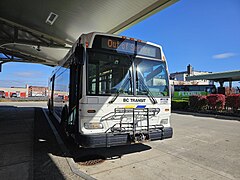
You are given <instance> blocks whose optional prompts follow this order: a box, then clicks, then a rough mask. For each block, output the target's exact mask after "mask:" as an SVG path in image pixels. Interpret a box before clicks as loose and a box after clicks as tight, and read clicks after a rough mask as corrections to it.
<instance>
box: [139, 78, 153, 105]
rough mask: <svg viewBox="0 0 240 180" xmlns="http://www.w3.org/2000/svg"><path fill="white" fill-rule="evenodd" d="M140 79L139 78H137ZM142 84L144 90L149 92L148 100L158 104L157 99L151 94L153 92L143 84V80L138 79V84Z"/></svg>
mask: <svg viewBox="0 0 240 180" xmlns="http://www.w3.org/2000/svg"><path fill="white" fill-rule="evenodd" d="M136 77H138V76H136ZM138 81H139V82H140V83H141V85H142V87H143V88H144V90H145V91H146V92H147V93H146V95H147V96H148V98H149V99H150V101H151V102H152V104H157V100H156V98H155V97H154V96H153V94H152V93H151V91H150V90H149V88H148V87H147V85H146V84H145V83H144V82H143V80H142V79H138V78H137V82H138Z"/></svg>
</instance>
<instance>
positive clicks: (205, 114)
mask: <svg viewBox="0 0 240 180" xmlns="http://www.w3.org/2000/svg"><path fill="white" fill-rule="evenodd" d="M172 113H176V114H184V115H193V116H199V117H211V118H217V119H224V120H232V121H240V117H236V116H224V115H217V114H207V113H199V112H188V111H172Z"/></svg>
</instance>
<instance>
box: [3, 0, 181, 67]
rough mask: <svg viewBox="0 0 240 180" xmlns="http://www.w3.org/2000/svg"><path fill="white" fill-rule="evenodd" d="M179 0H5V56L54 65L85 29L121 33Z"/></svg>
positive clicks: (7, 60) (6, 57)
mask: <svg viewBox="0 0 240 180" xmlns="http://www.w3.org/2000/svg"><path fill="white" fill-rule="evenodd" d="M176 1H178V0H101V1H95V0H71V1H69V0H60V1H59V0H50V1H49V0H43V1H34V0H21V1H17V0H1V1H0V7H1V11H0V53H2V56H1V57H0V61H2V62H1V63H5V62H30V63H40V64H46V65H51V66H55V65H57V64H58V62H59V61H60V60H62V58H63V57H64V56H65V54H66V53H67V52H68V50H69V49H70V48H71V46H72V45H73V43H74V42H75V41H76V40H77V38H78V37H79V36H80V35H81V34H82V33H89V32H93V31H96V32H105V33H115V34H118V33H120V32H121V31H123V30H125V29H127V28H129V27H130V26H132V25H134V24H136V23H137V22H139V21H141V20H143V19H145V18H147V17H149V16H150V15H152V14H154V13H156V12H158V11H160V10H162V9H164V8H166V7H168V6H170V5H171V4H173V3H175V2H176Z"/></svg>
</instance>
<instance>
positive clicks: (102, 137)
mask: <svg viewBox="0 0 240 180" xmlns="http://www.w3.org/2000/svg"><path fill="white" fill-rule="evenodd" d="M172 135H173V129H172V128H171V127H165V128H164V129H162V130H160V129H156V130H155V129H154V130H151V131H150V132H149V134H145V133H137V134H136V135H135V136H136V137H138V136H143V137H145V139H144V140H147V141H155V140H163V139H167V138H171V137H172ZM140 139H141V138H140ZM76 140H77V143H78V144H79V145H80V146H81V147H85V148H98V147H111V146H121V145H127V144H132V143H135V142H136V139H133V135H132V134H130V133H105V134H103V133H99V134H88V135H83V134H78V136H77V137H76ZM144 140H143V141H144ZM137 142H141V141H137Z"/></svg>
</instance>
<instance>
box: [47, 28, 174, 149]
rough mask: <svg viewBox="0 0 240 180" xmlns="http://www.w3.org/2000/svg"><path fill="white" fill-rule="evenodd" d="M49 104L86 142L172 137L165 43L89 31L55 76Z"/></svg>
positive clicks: (108, 143) (72, 133)
mask: <svg viewBox="0 0 240 180" xmlns="http://www.w3.org/2000/svg"><path fill="white" fill-rule="evenodd" d="M49 90H50V96H49V101H48V108H49V111H50V113H52V114H53V115H54V116H55V117H56V118H57V120H58V121H59V123H60V124H61V125H62V127H63V129H64V130H65V132H66V134H67V135H69V136H72V137H73V138H74V139H75V141H76V143H78V144H79V145H80V146H81V147H88V148H95V147H110V146H118V145H125V144H131V143H135V142H141V141H145V140H161V139H166V138H171V137H172V134H173V130H172V128H171V126H170V111H171V110H170V109H171V97H170V88H169V74H168V68H167V63H166V58H165V56H164V53H163V51H162V47H161V46H159V45H156V44H153V43H149V42H144V41H141V40H136V39H134V38H127V37H125V36H117V35H112V34H103V33H95V32H94V33H90V34H83V35H81V36H80V38H79V39H78V40H77V42H76V43H75V44H74V45H73V47H72V48H71V50H70V51H69V52H68V54H67V55H66V56H65V58H64V59H63V60H62V61H61V62H60V63H59V66H58V67H56V70H54V71H53V74H52V76H51V78H50V79H49Z"/></svg>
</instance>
